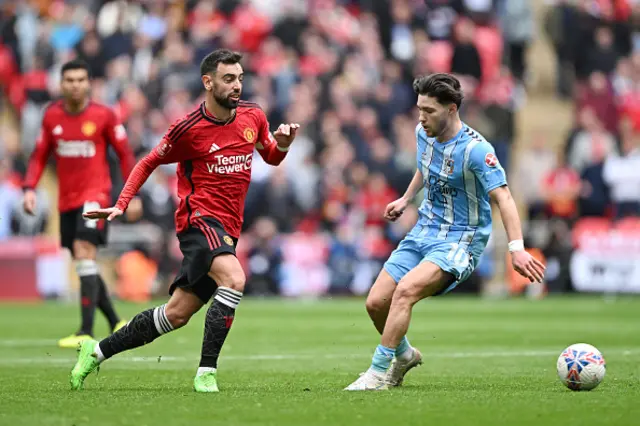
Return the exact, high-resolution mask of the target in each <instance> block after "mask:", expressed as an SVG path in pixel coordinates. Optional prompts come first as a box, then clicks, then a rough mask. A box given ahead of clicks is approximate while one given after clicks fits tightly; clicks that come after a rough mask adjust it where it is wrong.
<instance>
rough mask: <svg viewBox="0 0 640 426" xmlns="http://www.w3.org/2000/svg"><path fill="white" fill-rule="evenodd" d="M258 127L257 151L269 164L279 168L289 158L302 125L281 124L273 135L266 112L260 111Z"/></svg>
mask: <svg viewBox="0 0 640 426" xmlns="http://www.w3.org/2000/svg"><path fill="white" fill-rule="evenodd" d="M258 127H259V129H258V141H257V142H256V149H257V150H258V152H259V153H260V155H261V156H262V158H263V159H264V161H265V162H266V163H267V164H271V165H272V166H277V165H278V164H280V163H281V162H282V160H284V157H286V156H287V152H288V151H289V147H290V146H291V144H292V143H293V140H294V139H295V137H296V132H297V131H298V128H300V125H299V124H297V123H290V124H281V125H280V126H279V127H278V129H277V130H276V131H275V133H274V134H273V135H272V134H271V132H270V131H269V122H268V121H267V117H266V116H265V115H264V112H262V111H260V118H259V125H258Z"/></svg>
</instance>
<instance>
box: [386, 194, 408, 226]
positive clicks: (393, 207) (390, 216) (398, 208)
mask: <svg viewBox="0 0 640 426" xmlns="http://www.w3.org/2000/svg"><path fill="white" fill-rule="evenodd" d="M408 204H409V202H408V201H407V200H406V199H404V198H398V199H397V200H395V201H394V202H392V203H389V204H387V208H385V209H384V218H385V219H387V220H390V221H392V222H395V220H396V219H398V218H399V217H400V216H402V213H404V210H405V209H406V208H407V205H408Z"/></svg>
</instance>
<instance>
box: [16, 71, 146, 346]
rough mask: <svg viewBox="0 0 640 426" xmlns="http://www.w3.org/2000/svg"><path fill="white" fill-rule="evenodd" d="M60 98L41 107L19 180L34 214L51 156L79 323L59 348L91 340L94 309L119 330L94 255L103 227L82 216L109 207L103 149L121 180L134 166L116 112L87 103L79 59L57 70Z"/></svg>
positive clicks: (86, 85)
mask: <svg viewBox="0 0 640 426" xmlns="http://www.w3.org/2000/svg"><path fill="white" fill-rule="evenodd" d="M61 89H62V97H63V98H62V99H61V100H58V101H55V102H52V103H51V104H49V106H48V107H47V108H46V110H45V112H44V117H43V120H42V128H41V130H40V136H39V138H38V141H37V144H36V147H35V150H34V151H33V154H32V155H31V159H30V160H29V166H28V169H27V174H26V176H25V180H24V184H23V186H24V202H23V207H24V210H25V211H26V212H27V213H29V214H33V212H34V210H35V207H36V192H35V191H34V188H35V187H36V186H37V184H38V181H39V180H40V177H41V176H42V172H43V170H44V167H45V165H46V163H47V159H48V158H49V156H50V154H51V153H52V152H53V153H54V156H55V159H56V171H57V175H58V180H59V185H60V191H59V192H60V195H59V201H58V204H59V206H58V207H59V210H60V239H61V243H62V246H63V247H66V248H68V249H69V250H70V251H71V253H72V255H73V258H74V260H75V266H76V271H77V272H78V275H79V276H80V295H81V298H80V300H81V313H82V324H81V325H80V329H79V330H78V332H76V333H74V334H72V335H70V336H68V337H65V338H63V339H61V340H60V341H59V342H58V345H59V346H61V347H65V348H76V347H77V346H78V343H80V342H81V341H83V340H86V339H91V338H92V335H93V317H94V313H95V310H96V306H97V307H98V308H99V309H100V310H101V311H102V313H103V314H104V315H105V316H106V317H107V320H108V321H109V325H110V326H111V330H112V331H116V330H117V329H119V328H121V327H123V326H124V325H125V323H126V322H125V321H121V320H120V318H119V317H118V315H117V314H116V312H115V310H114V308H113V305H112V304H111V300H110V297H109V293H108V292H107V288H106V286H105V284H104V281H103V280H102V278H101V277H100V273H99V271H98V265H97V264H96V252H97V248H98V246H100V245H103V244H105V243H106V239H107V228H106V226H105V224H104V223H99V222H98V221H97V220H89V219H84V218H83V217H82V213H83V212H86V211H88V210H95V209H96V208H100V207H105V206H108V205H110V204H111V196H110V194H111V176H110V174H109V164H108V162H107V147H108V146H109V145H111V146H112V147H113V148H114V149H115V151H116V153H117V154H118V157H119V158H120V166H121V169H122V175H123V177H124V178H125V179H126V178H127V177H128V176H129V173H130V172H131V170H132V169H133V166H134V165H135V158H134V156H133V152H132V151H131V149H130V148H129V143H128V140H127V134H126V131H125V129H124V127H123V126H122V124H120V122H119V121H118V119H117V117H116V115H115V113H114V112H113V111H112V110H111V109H109V108H108V107H106V106H104V105H100V104H97V103H95V102H92V101H91V100H90V95H89V92H90V89H91V87H90V82H89V65H88V64H86V63H85V62H83V61H80V60H74V61H71V62H68V63H66V64H64V65H63V66H62V82H61Z"/></svg>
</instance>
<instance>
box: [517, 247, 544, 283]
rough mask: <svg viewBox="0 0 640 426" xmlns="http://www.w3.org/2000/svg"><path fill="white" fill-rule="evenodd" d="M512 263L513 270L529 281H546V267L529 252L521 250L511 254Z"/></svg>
mask: <svg viewBox="0 0 640 426" xmlns="http://www.w3.org/2000/svg"><path fill="white" fill-rule="evenodd" d="M511 263H512V264H513V269H515V270H516V272H517V273H519V274H520V275H522V276H523V277H525V278H527V279H529V281H531V282H539V283H541V282H542V280H544V270H545V269H546V267H545V266H544V265H543V264H542V262H540V261H539V260H538V259H536V258H534V257H533V256H531V254H529V253H528V252H526V251H524V250H519V251H515V252H513V253H511Z"/></svg>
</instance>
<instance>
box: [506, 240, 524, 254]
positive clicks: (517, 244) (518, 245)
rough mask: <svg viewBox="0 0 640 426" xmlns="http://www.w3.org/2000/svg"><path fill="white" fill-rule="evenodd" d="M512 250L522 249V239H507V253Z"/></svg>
mask: <svg viewBox="0 0 640 426" xmlns="http://www.w3.org/2000/svg"><path fill="white" fill-rule="evenodd" d="M514 251H524V241H523V240H513V241H509V253H513V252H514Z"/></svg>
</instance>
